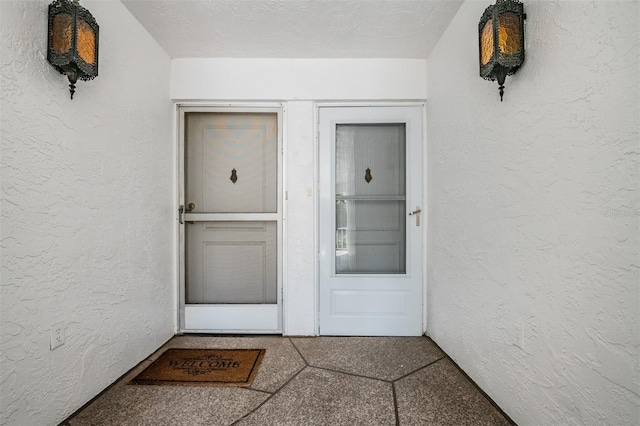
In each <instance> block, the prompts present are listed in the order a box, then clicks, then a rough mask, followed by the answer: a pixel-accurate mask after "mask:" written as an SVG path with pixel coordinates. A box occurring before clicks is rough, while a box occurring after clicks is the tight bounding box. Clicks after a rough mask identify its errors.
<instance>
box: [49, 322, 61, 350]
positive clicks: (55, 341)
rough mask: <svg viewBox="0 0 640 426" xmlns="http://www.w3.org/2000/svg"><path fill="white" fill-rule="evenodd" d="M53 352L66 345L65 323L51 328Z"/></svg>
mask: <svg viewBox="0 0 640 426" xmlns="http://www.w3.org/2000/svg"><path fill="white" fill-rule="evenodd" d="M50 333H51V350H54V349H55V348H57V347H58V346H61V345H64V322H59V323H57V324H54V325H52V326H51V331H50Z"/></svg>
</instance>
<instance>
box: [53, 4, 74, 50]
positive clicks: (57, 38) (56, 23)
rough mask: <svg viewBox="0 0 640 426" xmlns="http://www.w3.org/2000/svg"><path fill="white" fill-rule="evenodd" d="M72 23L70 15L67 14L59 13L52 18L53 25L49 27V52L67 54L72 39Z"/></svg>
mask: <svg viewBox="0 0 640 426" xmlns="http://www.w3.org/2000/svg"><path fill="white" fill-rule="evenodd" d="M72 21H73V19H72V18H71V15H69V14H68V13H60V14H58V15H56V16H54V17H53V25H52V27H51V34H49V37H50V39H51V50H53V51H54V52H55V53H60V54H63V53H67V52H69V50H71V38H72V35H73V34H72V33H73V29H72Z"/></svg>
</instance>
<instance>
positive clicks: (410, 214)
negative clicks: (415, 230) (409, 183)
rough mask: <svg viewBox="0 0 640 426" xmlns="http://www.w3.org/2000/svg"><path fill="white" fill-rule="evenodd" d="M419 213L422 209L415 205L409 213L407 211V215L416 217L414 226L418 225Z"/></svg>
mask: <svg viewBox="0 0 640 426" xmlns="http://www.w3.org/2000/svg"><path fill="white" fill-rule="evenodd" d="M420 213H422V210H421V209H420V206H416V209H415V210H414V211H412V212H411V213H409V216H415V217H416V226H420Z"/></svg>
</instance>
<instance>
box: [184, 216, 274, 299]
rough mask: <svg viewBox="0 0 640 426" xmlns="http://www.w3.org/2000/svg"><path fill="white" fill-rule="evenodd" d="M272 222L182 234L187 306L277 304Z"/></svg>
mask: <svg viewBox="0 0 640 426" xmlns="http://www.w3.org/2000/svg"><path fill="white" fill-rule="evenodd" d="M276 228H277V224H276V222H195V223H191V224H188V226H187V228H186V242H187V246H186V254H187V256H186V280H187V283H188V285H187V287H186V302H187V303H188V304H192V303H277V270H276V265H277V263H276V261H277V239H276Z"/></svg>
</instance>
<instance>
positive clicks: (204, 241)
mask: <svg viewBox="0 0 640 426" xmlns="http://www.w3.org/2000/svg"><path fill="white" fill-rule="evenodd" d="M280 123H281V119H280V114H279V111H272V110H268V111H265V110H251V111H248V110H242V111H241V110H235V111H234V110H229V109H225V110H216V109H203V108H189V107H182V108H181V109H180V127H181V138H182V144H181V146H182V150H181V160H182V161H181V163H182V167H181V174H182V185H181V206H182V207H181V210H182V213H181V215H180V217H181V219H180V222H181V223H180V235H181V281H182V283H181V292H180V293H181V294H180V296H181V297H180V299H181V306H180V308H181V330H182V331H208V332H261V333H279V332H281V330H282V320H281V318H282V314H281V313H282V307H281V299H282V298H281V291H280V289H281V284H280V283H281V276H282V273H281V272H282V271H281V268H280V265H281V247H282V238H281V235H282V232H281V228H282V208H281V205H282V203H281V189H280V188H281V187H282V185H281V173H280V171H279V170H280V164H281V152H282V148H281V142H280V140H281V138H280V134H281V129H280V127H281V126H280Z"/></svg>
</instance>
